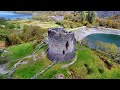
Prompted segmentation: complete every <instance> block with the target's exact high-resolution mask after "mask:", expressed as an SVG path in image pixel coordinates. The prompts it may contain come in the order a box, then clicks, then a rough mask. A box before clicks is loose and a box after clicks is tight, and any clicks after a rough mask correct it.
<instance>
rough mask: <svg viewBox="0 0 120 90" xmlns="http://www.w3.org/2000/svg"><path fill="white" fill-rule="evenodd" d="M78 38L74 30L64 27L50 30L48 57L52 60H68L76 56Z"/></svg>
mask: <svg viewBox="0 0 120 90" xmlns="http://www.w3.org/2000/svg"><path fill="white" fill-rule="evenodd" d="M75 45H76V40H75V37H74V33H73V32H68V31H65V30H64V29H63V28H52V29H49V30H48V48H49V49H48V58H49V59H50V60H52V61H68V60H70V59H72V58H74V56H75Z"/></svg>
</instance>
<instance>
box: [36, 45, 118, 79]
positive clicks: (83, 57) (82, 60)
mask: <svg viewBox="0 0 120 90" xmlns="http://www.w3.org/2000/svg"><path fill="white" fill-rule="evenodd" d="M77 47H79V48H82V49H85V50H81V51H79V50H78V51H77V56H78V57H77V61H76V62H75V63H74V64H73V65H71V66H70V67H67V68H64V69H62V68H61V66H62V65H63V63H58V64H56V65H54V66H53V67H52V68H50V69H49V70H47V71H46V72H45V73H43V74H41V75H40V76H39V77H38V78H39V79H45V78H46V79H50V78H53V77H54V76H55V74H58V73H62V74H64V75H65V78H68V77H69V76H70V75H69V74H68V70H69V71H71V70H72V71H74V74H78V75H79V77H80V78H86V79H87V78H88V79H89V78H92V79H96V78H97V79H98V78H120V72H119V71H120V67H118V65H114V67H113V68H112V69H111V70H108V69H107V68H106V67H105V65H104V63H103V62H102V61H101V60H100V59H99V58H98V56H96V55H95V53H94V52H93V51H92V50H90V49H88V48H86V47H82V46H77ZM84 64H87V65H88V67H89V70H90V71H91V73H89V74H88V73H87V72H88V70H87V68H86V67H85V65H84ZM99 69H101V70H103V73H100V72H99Z"/></svg>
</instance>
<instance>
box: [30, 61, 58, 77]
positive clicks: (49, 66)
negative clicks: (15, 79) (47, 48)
mask: <svg viewBox="0 0 120 90" xmlns="http://www.w3.org/2000/svg"><path fill="white" fill-rule="evenodd" d="M56 63H57V62H53V63H51V64H50V65H48V66H47V67H46V68H45V69H43V70H42V71H40V72H39V73H37V74H36V75H34V76H33V77H32V78H31V79H35V78H37V77H38V76H39V75H41V74H42V73H44V72H45V71H46V70H48V69H49V68H51V67H52V66H53V65H54V64H56Z"/></svg>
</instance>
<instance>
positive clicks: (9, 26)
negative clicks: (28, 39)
mask: <svg viewBox="0 0 120 90" xmlns="http://www.w3.org/2000/svg"><path fill="white" fill-rule="evenodd" d="M6 27H7V28H9V29H14V28H15V25H13V24H11V23H7V24H6Z"/></svg>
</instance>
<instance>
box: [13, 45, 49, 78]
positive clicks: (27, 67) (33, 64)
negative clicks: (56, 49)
mask: <svg viewBox="0 0 120 90" xmlns="http://www.w3.org/2000/svg"><path fill="white" fill-rule="evenodd" d="M46 49H47V46H45V47H44V48H42V49H41V50H39V51H38V52H37V53H36V54H38V56H39V58H40V59H39V60H37V61H34V60H33V58H28V59H25V60H24V61H28V64H24V65H20V66H18V68H17V70H16V71H15V72H14V73H13V77H14V78H19V79H20V78H23V79H24V78H25V79H28V78H31V77H32V76H34V75H35V74H37V73H38V72H40V71H41V70H43V69H44V68H45V67H47V66H48V65H49V64H50V63H51V61H50V60H48V59H47V57H46V56H45V57H43V56H42V52H43V51H45V50H46Z"/></svg>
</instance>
